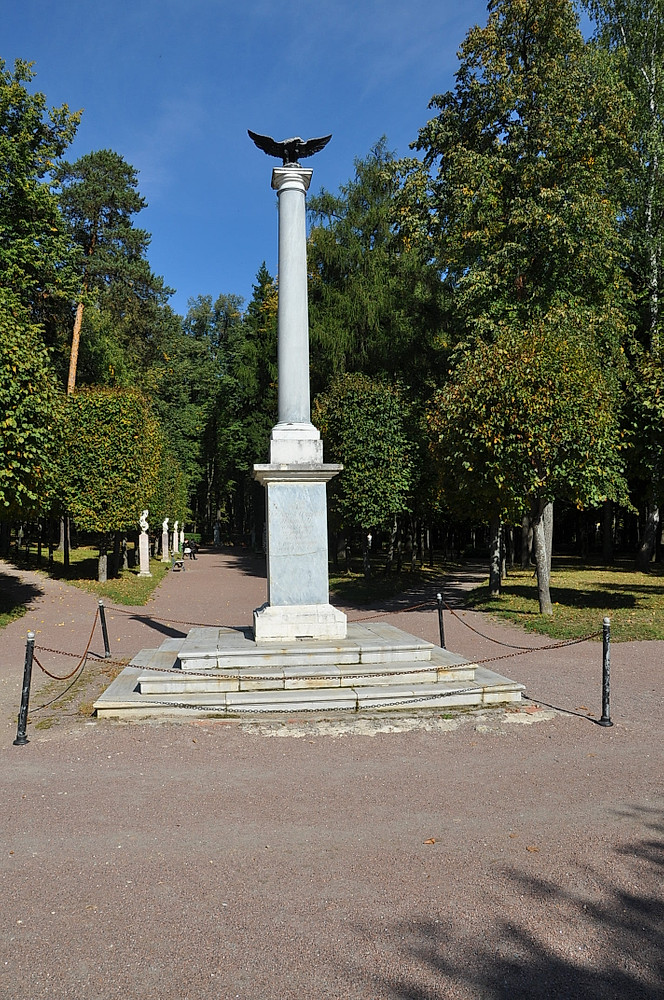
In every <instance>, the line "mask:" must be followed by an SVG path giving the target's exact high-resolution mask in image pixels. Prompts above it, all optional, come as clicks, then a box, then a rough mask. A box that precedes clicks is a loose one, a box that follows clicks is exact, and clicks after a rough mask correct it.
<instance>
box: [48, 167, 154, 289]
mask: <svg viewBox="0 0 664 1000" xmlns="http://www.w3.org/2000/svg"><path fill="white" fill-rule="evenodd" d="M54 179H55V182H56V184H57V186H58V188H59V203H60V208H61V211H62V214H63V216H64V217H65V219H66V220H67V223H68V225H69V230H70V233H71V237H72V239H73V241H74V242H75V243H76V244H77V245H78V246H79V247H80V248H81V250H82V252H83V254H84V257H85V264H84V267H85V271H84V285H85V287H86V288H87V289H90V290H95V291H96V292H97V293H99V292H102V291H103V290H105V289H107V288H108V287H109V286H113V287H114V290H115V292H116V295H115V296H114V299H115V300H116V301H117V296H118V294H119V297H120V299H124V298H125V297H126V296H127V295H129V294H131V295H136V296H138V297H139V298H149V297H150V296H151V295H155V294H156V295H159V293H160V292H161V291H162V288H161V280H160V279H156V278H155V277H154V275H153V274H152V272H151V271H150V267H149V264H148V262H147V260H146V258H145V253H146V250H147V247H148V245H149V242H150V235H149V233H147V232H146V231H145V230H144V229H138V228H136V227H135V226H134V225H133V221H132V217H133V216H134V215H135V214H136V213H137V212H140V211H141V209H143V208H145V207H146V202H145V200H144V199H143V198H142V197H141V196H140V194H139V192H138V174H137V172H136V170H135V169H134V167H132V166H131V165H130V164H128V163H127V162H126V161H125V160H124V159H123V157H122V156H120V154H119V153H115V152H113V150H110V149H101V150H97V151H95V152H92V153H88V154H87V155H85V156H82V157H81V158H80V159H78V160H77V161H76V162H75V163H62V164H60V165H59V166H58V168H57V169H56V171H55V174H54Z"/></svg>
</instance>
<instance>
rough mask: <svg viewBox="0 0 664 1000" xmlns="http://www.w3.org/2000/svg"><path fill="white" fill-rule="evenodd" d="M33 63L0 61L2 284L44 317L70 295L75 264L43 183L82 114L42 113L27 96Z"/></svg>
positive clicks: (39, 102)
mask: <svg viewBox="0 0 664 1000" xmlns="http://www.w3.org/2000/svg"><path fill="white" fill-rule="evenodd" d="M33 77H34V72H33V70H32V64H31V63H27V62H24V61H23V60H20V59H19V60H17V61H16V63H15V65H14V72H13V73H11V72H10V71H9V70H6V69H5V63H4V61H3V60H0V283H1V284H2V287H4V288H6V289H9V290H11V291H12V292H13V293H14V294H15V295H16V296H17V297H18V298H19V299H20V300H21V302H22V303H23V304H24V305H25V306H28V307H29V308H30V309H31V310H32V319H33V320H34V319H42V318H43V316H44V313H45V312H48V309H49V308H50V307H51V306H52V300H53V299H65V300H67V299H68V298H70V297H72V296H73V294H74V293H75V289H76V287H77V284H78V276H77V272H76V264H77V258H76V255H75V254H73V253H72V247H71V243H70V240H69V236H68V234H67V231H66V227H65V225H64V223H63V221H62V218H61V216H60V213H59V211H58V204H57V200H56V199H55V197H54V196H53V195H52V194H51V191H50V189H49V186H48V183H47V180H45V178H47V177H48V175H49V174H50V172H51V171H52V170H53V168H54V166H55V163H56V161H57V159H58V157H60V156H61V155H62V153H63V152H64V150H65V149H66V148H67V146H68V145H69V143H70V142H71V141H72V139H73V138H74V135H75V133H76V129H77V126H78V123H79V120H80V112H75V113H71V112H70V111H69V109H68V107H67V105H66V104H64V105H62V107H60V108H47V106H46V98H45V96H44V95H43V94H40V93H35V94H32V93H30V91H29V90H28V86H27V85H28V84H29V83H30V81H31V80H32V79H33Z"/></svg>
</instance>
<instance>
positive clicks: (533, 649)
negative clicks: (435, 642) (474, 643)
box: [443, 601, 602, 653]
mask: <svg viewBox="0 0 664 1000" xmlns="http://www.w3.org/2000/svg"><path fill="white" fill-rule="evenodd" d="M443 604H444V605H445V607H446V608H447V610H448V611H449V613H450V614H451V615H452V617H453V618H456V619H457V621H460V622H461V624H462V625H465V626H466V628H469V629H470V631H471V632H474V633H475V635H479V636H480V637H481V638H482V639H486V640H487V641H488V642H493V643H495V644H496V645H497V646H506V647H507V648H508V649H519V650H522V651H523V652H524V653H538V652H542V651H543V650H548V649H562V648H563V647H564V646H576V645H577V644H578V643H580V642H587V641H588V640H589V639H597V638H599V636H600V635H601V634H602V633H601V631H598V632H590V634H589V635H584V636H582V637H581V638H580V639H563V640H562V641H561V642H554V643H551V644H549V645H548V646H515V645H514V643H511V642H502V641H501V640H500V639H493V638H492V637H491V636H490V635H485V634H484V632H480V631H479V629H476V628H475V627H474V626H473V625H471V624H470V622H466V621H464V620H463V618H461V617H460V615H458V614H457V613H456V611H455V610H454V608H451V607H450V606H449V604H447V602H446V601H443Z"/></svg>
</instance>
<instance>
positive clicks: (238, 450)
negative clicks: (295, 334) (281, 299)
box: [219, 263, 278, 480]
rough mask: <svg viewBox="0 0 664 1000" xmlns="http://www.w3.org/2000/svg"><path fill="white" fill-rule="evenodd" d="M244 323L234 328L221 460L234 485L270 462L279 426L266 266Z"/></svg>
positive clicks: (272, 295) (271, 288)
mask: <svg viewBox="0 0 664 1000" xmlns="http://www.w3.org/2000/svg"><path fill="white" fill-rule="evenodd" d="M253 288H254V294H253V296H252V299H251V302H250V303H249V305H248V307H247V312H246V314H245V316H244V318H243V321H242V322H241V323H237V322H236V323H233V324H231V325H230V326H229V329H228V337H227V348H226V350H227V360H226V371H225V375H224V380H223V404H224V418H225V422H224V425H223V426H221V427H220V428H219V431H220V453H221V454H220V457H221V461H222V463H223V466H224V467H225V469H226V477H227V478H228V479H229V480H237V478H238V477H240V476H242V475H245V474H247V473H249V472H250V470H251V469H252V467H253V465H254V463H255V462H256V461H260V460H261V458H263V457H264V456H266V454H267V449H268V443H269V440H270V431H271V429H272V427H273V425H274V424H275V423H276V422H277V410H278V402H277V306H278V295H277V285H276V282H275V280H274V278H272V276H271V275H270V273H269V272H268V270H267V268H266V267H265V264H264V263H263V264H262V265H261V267H260V268H259V271H258V274H257V276H256V283H255V284H254V286H253Z"/></svg>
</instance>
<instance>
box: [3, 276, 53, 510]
mask: <svg viewBox="0 0 664 1000" xmlns="http://www.w3.org/2000/svg"><path fill="white" fill-rule="evenodd" d="M60 405H61V393H60V392H59V390H58V386H57V380H56V377H55V375H54V373H53V370H52V368H51V364H50V359H49V355H48V352H47V350H46V348H45V346H44V342H43V338H42V332H41V329H40V327H38V326H36V325H35V324H34V323H32V322H31V321H30V315H29V312H28V310H27V308H26V307H25V306H24V305H23V304H22V303H21V302H19V301H18V299H17V298H16V297H15V296H13V295H11V293H9V292H8V291H7V290H6V289H2V288H0V451H1V453H2V464H1V465H0V516H2V517H3V518H4V517H15V516H17V515H22V516H25V515H26V513H30V512H33V511H35V510H37V509H39V507H40V505H42V504H43V503H44V502H45V493H46V483H47V479H48V471H49V466H50V464H51V462H52V460H53V457H54V453H55V450H56V447H57V423H58V414H59V411H60Z"/></svg>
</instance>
